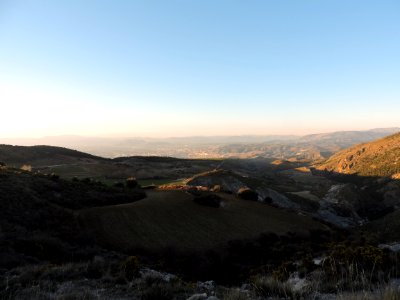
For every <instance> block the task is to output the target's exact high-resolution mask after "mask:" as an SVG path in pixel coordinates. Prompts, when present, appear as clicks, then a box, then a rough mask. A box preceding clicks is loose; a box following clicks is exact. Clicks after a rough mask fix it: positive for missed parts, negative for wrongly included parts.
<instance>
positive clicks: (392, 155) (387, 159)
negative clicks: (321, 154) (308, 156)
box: [316, 133, 400, 179]
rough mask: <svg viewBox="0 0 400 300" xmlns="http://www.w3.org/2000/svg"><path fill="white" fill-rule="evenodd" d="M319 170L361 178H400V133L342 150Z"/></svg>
mask: <svg viewBox="0 0 400 300" xmlns="http://www.w3.org/2000/svg"><path fill="white" fill-rule="evenodd" d="M316 169H317V170H326V171H329V172H335V173H340V174H355V175H359V176H377V177H392V178H394V179H398V178H400V133H397V134H393V135H391V136H388V137H385V138H382V139H379V140H376V141H373V142H370V143H364V144H359V145H356V146H353V147H350V148H348V149H345V150H342V151H340V152H338V153H336V154H334V155H333V156H331V157H330V158H329V159H327V160H326V161H324V162H322V163H320V164H318V165H316Z"/></svg>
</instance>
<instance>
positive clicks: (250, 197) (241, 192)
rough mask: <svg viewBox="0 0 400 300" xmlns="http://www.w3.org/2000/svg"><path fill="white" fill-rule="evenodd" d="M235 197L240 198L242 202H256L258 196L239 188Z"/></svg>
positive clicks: (246, 189) (245, 188)
mask: <svg viewBox="0 0 400 300" xmlns="http://www.w3.org/2000/svg"><path fill="white" fill-rule="evenodd" d="M237 195H238V196H239V198H242V199H244V200H251V201H257V200H258V194H257V193H256V192H255V191H253V190H251V189H249V188H247V187H243V188H240V189H239V190H238V192H237Z"/></svg>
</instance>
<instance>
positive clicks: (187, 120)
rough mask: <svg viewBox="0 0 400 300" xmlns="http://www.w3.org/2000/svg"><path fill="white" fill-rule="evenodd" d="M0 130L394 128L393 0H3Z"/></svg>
mask: <svg viewBox="0 0 400 300" xmlns="http://www.w3.org/2000/svg"><path fill="white" fill-rule="evenodd" d="M0 104H1V109H0V112H1V115H0V137H4V138H6V137H7V138H8V137H40V136H49V135H65V134H76V135H83V136H121V137H122V136H149V137H170V136H195V135H242V134H256V135H270V134H307V133H317V132H328V131H336V130H362V129H369V128H378V127H395V126H400V117H399V116H400V1H398V0H391V1H389V0H380V1H376V0H374V1H369V0H303V1H299V0H275V1H272V0H252V1H245V0H242V1H238V0H168V1H165V0H158V1H156V0H141V1H139V0H129V1H122V0H119V1H111V0H109V1H103V0H85V1H82V0H64V1H63V0H60V1H52V0H34V1H33V0H24V1H20V0H0Z"/></svg>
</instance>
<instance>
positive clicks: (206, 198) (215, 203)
mask: <svg viewBox="0 0 400 300" xmlns="http://www.w3.org/2000/svg"><path fill="white" fill-rule="evenodd" d="M193 201H194V202H196V203H198V204H200V205H204V206H209V207H216V208H218V207H220V205H221V197H220V196H218V195H216V194H212V193H201V194H199V195H195V196H194V198H193Z"/></svg>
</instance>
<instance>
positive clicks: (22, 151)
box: [0, 145, 107, 167]
mask: <svg viewBox="0 0 400 300" xmlns="http://www.w3.org/2000/svg"><path fill="white" fill-rule="evenodd" d="M0 161H1V162H3V163H6V164H7V165H9V166H15V167H20V166H21V165H22V164H29V165H31V166H32V167H40V166H49V165H61V164H74V163H95V162H104V161H107V159H105V158H102V157H98V156H94V155H91V154H88V153H84V152H80V151H76V150H71V149H68V148H62V147H54V146H43V145H41V146H13V145H0Z"/></svg>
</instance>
